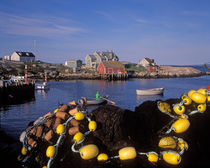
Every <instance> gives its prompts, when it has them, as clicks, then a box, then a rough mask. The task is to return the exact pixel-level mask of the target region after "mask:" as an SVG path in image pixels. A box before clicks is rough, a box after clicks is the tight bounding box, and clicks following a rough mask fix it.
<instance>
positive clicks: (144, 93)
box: [136, 88, 164, 96]
mask: <svg viewBox="0 0 210 168" xmlns="http://www.w3.org/2000/svg"><path fill="white" fill-rule="evenodd" d="M163 91H164V88H153V89H144V90H140V89H139V90H138V89H137V90H136V94H137V95H141V96H150V95H162V94H163Z"/></svg>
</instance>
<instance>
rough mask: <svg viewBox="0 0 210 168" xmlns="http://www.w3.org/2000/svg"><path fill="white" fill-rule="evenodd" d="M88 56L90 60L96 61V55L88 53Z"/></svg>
mask: <svg viewBox="0 0 210 168" xmlns="http://www.w3.org/2000/svg"><path fill="white" fill-rule="evenodd" d="M88 56H89V57H90V59H91V61H96V57H95V56H94V55H90V54H88Z"/></svg>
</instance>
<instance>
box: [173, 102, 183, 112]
mask: <svg viewBox="0 0 210 168" xmlns="http://www.w3.org/2000/svg"><path fill="white" fill-rule="evenodd" d="M173 110H174V112H175V113H176V114H179V115H180V114H183V113H184V112H185V107H184V106H183V105H182V106H180V105H179V104H175V105H174V107H173Z"/></svg>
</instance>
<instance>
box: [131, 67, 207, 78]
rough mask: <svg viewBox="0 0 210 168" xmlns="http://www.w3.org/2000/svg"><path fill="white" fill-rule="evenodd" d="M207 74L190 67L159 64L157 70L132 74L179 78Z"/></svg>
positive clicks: (135, 76) (148, 76)
mask: <svg viewBox="0 0 210 168" xmlns="http://www.w3.org/2000/svg"><path fill="white" fill-rule="evenodd" d="M202 75H208V73H206V72H202V71H199V70H197V69H195V68H192V67H171V66H160V69H159V71H157V72H140V73H135V74H133V75H132V77H134V78H179V77H196V76H202Z"/></svg>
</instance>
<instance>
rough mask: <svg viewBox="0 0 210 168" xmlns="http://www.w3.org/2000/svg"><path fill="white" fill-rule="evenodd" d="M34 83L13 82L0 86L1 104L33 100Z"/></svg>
mask: <svg viewBox="0 0 210 168" xmlns="http://www.w3.org/2000/svg"><path fill="white" fill-rule="evenodd" d="M34 88H35V84H34V83H29V84H25V83H23V82H22V83H13V84H8V83H6V84H4V85H2V86H1V87H0V106H1V105H8V104H19V103H23V102H25V101H29V100H33V99H34V98H35V95H34Z"/></svg>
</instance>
